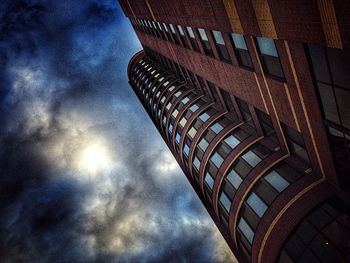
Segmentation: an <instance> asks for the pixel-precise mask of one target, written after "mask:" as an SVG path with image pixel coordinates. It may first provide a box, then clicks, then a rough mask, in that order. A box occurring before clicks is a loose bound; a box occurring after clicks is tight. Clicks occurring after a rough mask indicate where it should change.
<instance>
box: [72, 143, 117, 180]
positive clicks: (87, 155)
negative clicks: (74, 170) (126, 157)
mask: <svg viewBox="0 0 350 263" xmlns="http://www.w3.org/2000/svg"><path fill="white" fill-rule="evenodd" d="M111 164H112V161H111V157H110V153H109V152H108V150H107V147H106V146H105V145H103V144H102V143H92V144H90V145H87V146H86V148H84V149H83V150H82V151H80V153H79V156H78V163H77V165H78V170H79V171H81V172H83V173H87V174H90V175H95V174H96V173H98V172H103V171H106V170H107V171H108V170H110V167H111Z"/></svg>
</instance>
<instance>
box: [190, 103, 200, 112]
mask: <svg viewBox="0 0 350 263" xmlns="http://www.w3.org/2000/svg"><path fill="white" fill-rule="evenodd" d="M198 108H199V107H198V105H197V104H193V105H192V106H191V107H190V110H191V111H192V112H195V111H196V110H198Z"/></svg>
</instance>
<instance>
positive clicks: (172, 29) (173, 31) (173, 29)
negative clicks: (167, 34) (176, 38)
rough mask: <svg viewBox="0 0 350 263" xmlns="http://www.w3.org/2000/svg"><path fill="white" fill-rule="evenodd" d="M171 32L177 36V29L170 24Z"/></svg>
mask: <svg viewBox="0 0 350 263" xmlns="http://www.w3.org/2000/svg"><path fill="white" fill-rule="evenodd" d="M169 27H170V30H171V32H172V33H173V34H175V28H174V26H173V25H172V24H169Z"/></svg>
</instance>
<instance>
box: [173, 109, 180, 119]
mask: <svg viewBox="0 0 350 263" xmlns="http://www.w3.org/2000/svg"><path fill="white" fill-rule="evenodd" d="M178 114H179V111H178V110H176V109H175V110H174V111H173V114H172V116H173V117H174V118H176V117H177V115H178Z"/></svg>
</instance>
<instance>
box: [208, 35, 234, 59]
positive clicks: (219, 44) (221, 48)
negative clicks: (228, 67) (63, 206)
mask: <svg viewBox="0 0 350 263" xmlns="http://www.w3.org/2000/svg"><path fill="white" fill-rule="evenodd" d="M212 33H213V37H214V41H215V46H216V49H217V51H218V54H219V57H220V59H221V60H222V61H224V62H227V63H231V58H230V55H229V53H228V51H227V48H226V44H225V41H224V38H223V36H222V34H221V32H220V31H216V30H213V31H212Z"/></svg>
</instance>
